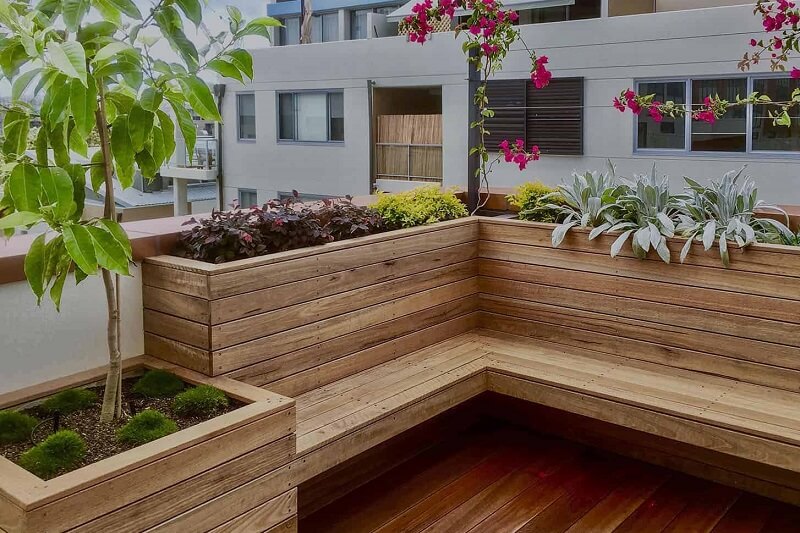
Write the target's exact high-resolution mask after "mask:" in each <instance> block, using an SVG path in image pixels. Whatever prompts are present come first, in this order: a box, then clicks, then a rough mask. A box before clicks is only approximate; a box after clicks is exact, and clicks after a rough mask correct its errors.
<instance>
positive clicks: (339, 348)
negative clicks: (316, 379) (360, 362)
mask: <svg viewBox="0 0 800 533" xmlns="http://www.w3.org/2000/svg"><path fill="white" fill-rule="evenodd" d="M477 303H478V297H477V295H474V294H473V295H470V296H466V297H464V298H459V299H457V300H452V301H449V302H445V303H443V304H441V305H437V306H434V307H429V308H427V309H423V310H422V311H419V312H416V313H412V314H410V315H406V316H403V317H400V318H396V319H394V320H389V321H387V322H382V323H380V324H377V325H375V326H371V327H368V328H364V329H360V330H357V331H354V332H353V333H349V334H347V335H343V336H341V337H336V338H334V339H331V340H328V341H325V342H322V343H319V344H314V345H312V346H309V347H307V348H303V349H300V350H296V351H293V352H289V353H287V354H284V355H281V356H278V357H275V358H272V359H268V360H266V361H263V362H260V363H256V364H255V365H251V366H248V367H245V368H241V369H239V370H235V371H233V372H231V373H229V374H226V375H227V376H229V377H231V378H234V379H238V380H241V381H244V382H245V383H249V384H251V385H255V386H259V387H263V386H265V385H267V384H268V383H273V382H275V381H277V380H279V379H283V378H286V377H288V376H290V375H293V374H297V373H299V372H302V371H305V370H308V369H310V368H314V367H317V366H320V365H323V364H326V363H329V362H331V361H333V360H336V359H339V358H341V357H344V356H347V355H350V354H354V353H357V352H360V351H363V350H367V349H370V348H373V347H375V346H377V345H379V344H382V343H384V342H388V341H391V340H392V339H395V338H398V337H403V336H406V335H409V334H411V333H414V332H416V331H419V330H424V329H426V328H428V327H430V326H434V325H436V324H439V323H441V322H446V321H448V320H450V319H452V318H455V317H457V316H460V315H463V314H467V313H471V312H473V311H475V310H476V309H477ZM337 379H338V378H337Z"/></svg>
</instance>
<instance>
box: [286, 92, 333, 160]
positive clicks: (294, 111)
mask: <svg viewBox="0 0 800 533" xmlns="http://www.w3.org/2000/svg"><path fill="white" fill-rule="evenodd" d="M285 94H290V95H292V117H293V119H294V136H295V138H294V139H282V138H281V98H280V97H281V95H285ZM298 94H324V95H325V128H326V135H327V138H328V140H327V141H302V140H299V139H297V129H298V128H297V97H296V95H298ZM331 94H341V95H342V107H343V108H344V89H343V88H342V89H303V90H297V91H275V139H276V141H277V143H278V144H307V145H317V146H328V145H344V143H345V141H344V139H342V140H341V141H339V140H331ZM345 118H346V117H345V116H344V113H342V120H344V119H345ZM342 135H343V136H344V129H343V130H342Z"/></svg>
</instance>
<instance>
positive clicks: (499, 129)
mask: <svg viewBox="0 0 800 533" xmlns="http://www.w3.org/2000/svg"><path fill="white" fill-rule="evenodd" d="M525 84H526V80H492V81H490V82H489V84H488V86H487V87H486V96H487V97H488V98H489V108H490V109H492V110H493V111H494V117H491V118H487V119H486V129H487V130H489V138H488V140H487V143H486V147H487V148H488V149H489V151H494V150H496V149H497V145H498V144H500V142H501V141H503V140H504V139H506V140H508V141H510V142H512V143H513V142H514V141H516V140H517V139H525Z"/></svg>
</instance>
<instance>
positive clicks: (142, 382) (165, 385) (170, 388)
mask: <svg viewBox="0 0 800 533" xmlns="http://www.w3.org/2000/svg"><path fill="white" fill-rule="evenodd" d="M183 389H184V384H183V381H182V380H181V378H179V377H178V376H176V375H175V374H172V373H170V372H167V371H166V370H160V369H156V370H149V371H147V372H146V373H145V374H144V375H143V376H142V377H141V378H139V381H137V382H136V383H135V384H134V385H133V392H135V393H136V394H141V395H142V396H147V397H148V398H171V397H173V396H175V395H176V394H178V393H179V392H181V391H183Z"/></svg>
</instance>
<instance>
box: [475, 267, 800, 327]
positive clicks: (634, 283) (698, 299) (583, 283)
mask: <svg viewBox="0 0 800 533" xmlns="http://www.w3.org/2000/svg"><path fill="white" fill-rule="evenodd" d="M676 268H678V267H676ZM479 274H480V276H482V277H490V278H500V279H504V280H514V281H522V282H527V283H535V284H537V285H549V286H553V287H562V288H567V289H575V290H580V291H586V292H597V293H601V294H609V295H613V296H622V297H626V298H633V299H636V300H646V301H651V302H657V303H664V304H671V305H679V306H681V307H691V308H698V309H707V310H709V311H719V312H723V313H731V314H736V315H744V316H750V317H754V318H758V319H762V318H768V319H771V320H778V321H782V322H789V323H792V324H800V301H795V300H787V299H785V298H781V297H780V295H778V294H776V295H774V296H773V297H767V296H759V295H755V294H747V295H743V294H741V293H734V292H729V291H722V290H718V289H706V288H703V287H688V286H686V285H678V284H675V283H664V282H660V281H655V280H647V281H644V280H639V279H635V278H629V277H626V276H613V275H610V274H595V273H592V272H585V271H580V270H570V269H566V268H553V267H548V266H539V265H528V264H523V263H513V262H511V261H497V260H494V259H481V260H480V261H479Z"/></svg>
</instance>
